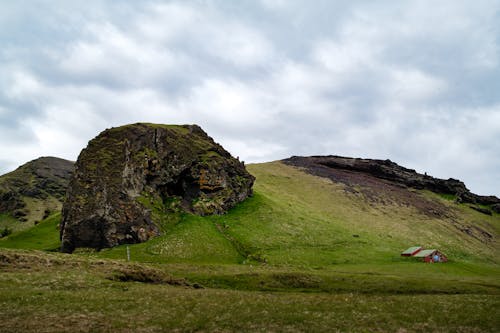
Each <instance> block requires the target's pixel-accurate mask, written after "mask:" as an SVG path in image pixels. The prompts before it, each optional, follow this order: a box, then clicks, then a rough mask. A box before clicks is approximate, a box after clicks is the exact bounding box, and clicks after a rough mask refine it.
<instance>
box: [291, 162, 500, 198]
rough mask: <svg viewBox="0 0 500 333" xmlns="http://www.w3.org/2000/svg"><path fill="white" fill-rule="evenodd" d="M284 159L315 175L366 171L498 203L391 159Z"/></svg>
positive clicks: (455, 182) (396, 181)
mask: <svg viewBox="0 0 500 333" xmlns="http://www.w3.org/2000/svg"><path fill="white" fill-rule="evenodd" d="M283 162H284V163H286V164H290V165H294V166H299V167H305V168H306V169H307V170H309V171H312V173H314V174H317V175H323V176H327V177H329V178H332V177H335V174H332V173H331V172H330V171H331V170H333V169H337V170H347V171H351V172H360V173H364V174H368V175H371V176H373V177H376V178H379V179H383V180H386V181H389V182H391V183H393V184H399V185H402V186H406V187H410V188H415V189H424V190H429V191H432V192H435V193H442V194H451V195H455V196H456V197H457V200H459V201H461V202H467V203H473V204H481V205H492V207H493V206H495V205H498V204H500V199H499V198H497V197H495V196H482V195H477V194H474V193H472V192H470V191H469V189H467V187H466V186H465V184H464V183H463V182H461V181H459V180H456V179H453V178H450V179H439V178H434V177H431V176H429V175H427V174H420V173H417V172H416V171H415V170H413V169H407V168H405V167H402V166H400V165H398V164H396V163H394V162H392V161H391V160H376V159H363V158H351V157H342V156H334V155H330V156H310V157H301V156H292V157H290V158H288V159H285V160H283ZM495 207H496V206H495Z"/></svg>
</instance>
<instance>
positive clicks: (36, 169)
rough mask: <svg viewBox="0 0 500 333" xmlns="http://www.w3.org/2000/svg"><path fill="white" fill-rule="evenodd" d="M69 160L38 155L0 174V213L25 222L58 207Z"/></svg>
mask: <svg viewBox="0 0 500 333" xmlns="http://www.w3.org/2000/svg"><path fill="white" fill-rule="evenodd" d="M73 164H74V163H73V162H71V161H67V160H63V159H61V158H57V157H40V158H38V159H36V160H33V161H31V162H28V163H26V164H24V165H22V166H20V167H19V168H17V169H16V170H15V171H12V172H10V173H8V174H5V175H3V176H0V213H7V214H9V215H12V216H14V217H16V218H18V219H19V220H20V221H21V222H25V221H29V220H40V219H42V218H43V215H44V214H47V213H46V212H48V211H55V210H59V209H60V208H61V205H62V200H63V198H64V195H65V193H66V189H67V187H68V183H69V179H70V177H71V175H72V173H73ZM28 202H29V203H30V204H29V205H28Z"/></svg>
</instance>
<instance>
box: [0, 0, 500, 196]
mask: <svg viewBox="0 0 500 333" xmlns="http://www.w3.org/2000/svg"><path fill="white" fill-rule="evenodd" d="M135 122H154V123H166V124H198V125H200V126H201V127H202V128H203V129H204V130H205V131H206V132H207V133H208V134H209V135H210V136H212V137H213V138H214V139H215V140H216V141H217V142H219V143H220V144H222V145H223V146H224V147H225V148H226V149H227V150H229V151H230V152H231V154H233V156H239V157H240V159H241V160H244V161H245V162H246V163H252V162H254V163H255V162H266V161H273V160H278V159H282V158H286V157H289V156H292V155H302V156H309V155H341V156H351V157H363V158H377V159H390V160H392V161H394V162H396V163H398V164H400V165H403V166H405V167H408V168H412V169H415V170H417V171H418V172H421V173H424V172H427V173H428V174H429V175H432V176H435V177H439V178H445V179H447V178H455V179H460V180H462V181H463V182H465V184H466V185H467V187H468V188H469V189H470V190H471V191H473V192H474V193H477V194H483V195H491V194H493V195H497V196H500V1H498V0H476V1H466V0H463V1H459V0H440V1H434V0H433V1H430V0H429V1H428V0H415V1H412V0H408V1H393V0H391V1H373V0H372V1H370V0H368V1H327V0H325V1H323V0H315V1H313V0H260V1H259V0H248V1H246V0H239V1H233V0H226V1H223V0H204V1H202V0H199V1H189V0H184V1H124V0H115V1H99V0H86V1H67V0H45V1H43V0H31V1H30V0H19V1H8V0H0V173H5V172H8V171H11V170H13V169H15V168H16V167H17V166H19V165H21V164H23V163H25V162H27V161H29V160H32V159H35V158H37V157H39V156H57V157H61V158H66V159H69V160H76V159H77V157H78V154H79V153H80V151H81V149H83V148H84V147H85V146H86V145H87V143H88V141H89V140H90V139H92V138H93V137H95V136H97V135H98V134H99V133H100V132H101V131H103V130H105V129H106V128H110V127H116V126H120V125H124V124H128V123H135Z"/></svg>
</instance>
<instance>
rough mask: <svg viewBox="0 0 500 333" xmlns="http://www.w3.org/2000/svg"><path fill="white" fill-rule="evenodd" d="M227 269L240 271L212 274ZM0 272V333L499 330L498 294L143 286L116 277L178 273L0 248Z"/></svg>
mask: <svg viewBox="0 0 500 333" xmlns="http://www.w3.org/2000/svg"><path fill="white" fill-rule="evenodd" d="M188 266H189V265H188ZM188 266H184V269H187V268H188ZM160 267H162V268H160ZM235 267H245V266H241V265H239V266H230V267H220V265H219V266H217V267H215V268H214V269H215V270H221V269H222V270H229V271H231V270H234V269H237V268H235ZM0 269H1V270H2V274H0V308H1V309H2V311H0V321H1V323H2V326H1V328H0V331H2V332H21V331H22V332H55V331H56V332H162V331H188V332H189V331H217V332H237V331H241V332H262V331H274V332H299V331H300V332H397V331H400V332H495V331H496V330H497V329H498V327H499V325H500V322H499V316H498V308H499V306H500V296H499V294H498V292H495V291H494V290H492V289H477V290H475V291H474V290H469V292H468V293H465V294H447V293H439V292H436V293H433V294H420V293H414V294H380V293H377V292H370V293H358V292H336V293H331V292H308V293H305V292H298V291H296V290H294V289H293V288H289V289H288V291H287V292H263V291H247V290H227V289H213V288H203V289H199V288H198V289H196V288H193V286H195V284H193V283H192V281H190V280H189V278H188V279H187V280H186V279H180V278H177V280H175V279H159V280H158V279H156V280H155V279H153V280H154V281H156V282H157V283H144V282H137V281H131V282H121V281H119V279H117V278H116V277H117V276H119V274H118V273H120V274H123V273H128V276H132V275H131V274H130V272H136V273H137V272H140V271H143V272H144V275H140V274H136V275H134V276H139V279H142V280H146V279H144V276H147V275H148V274H149V275H151V274H153V275H155V276H158V275H161V274H164V275H167V273H166V272H167V271H168V272H170V271H176V272H177V273H176V274H181V273H180V272H181V270H182V268H181V267H178V266H176V265H158V266H155V267H152V266H148V265H145V264H127V263H125V262H119V261H110V260H96V259H89V258H83V257H78V256H68V255H61V254H46V253H40V252H23V251H13V250H0ZM198 269H202V270H203V269H205V270H207V271H208V270H210V269H208V267H205V268H200V267H197V266H191V267H190V268H189V271H196V270H198ZM247 269H249V268H248V267H247ZM264 270H266V268H260V269H257V272H256V273H255V274H257V275H259V274H263V272H264ZM233 273H234V272H233ZM268 273H269V274H276V272H274V273H273V272H272V271H269V272H268ZM169 274H170V273H169ZM329 274H330V273H329ZM332 276H333V275H332ZM169 281H170V282H169ZM171 281H177V282H178V281H186V283H171ZM179 285H180V286H179Z"/></svg>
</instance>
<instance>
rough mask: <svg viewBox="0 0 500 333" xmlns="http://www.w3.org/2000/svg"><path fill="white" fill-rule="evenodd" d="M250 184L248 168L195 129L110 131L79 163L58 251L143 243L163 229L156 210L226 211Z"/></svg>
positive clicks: (139, 126) (148, 126)
mask: <svg viewBox="0 0 500 333" xmlns="http://www.w3.org/2000/svg"><path fill="white" fill-rule="evenodd" d="M253 182H254V177H253V176H252V175H250V174H249V173H248V172H247V171H246V169H245V166H244V164H243V163H242V162H240V161H239V160H237V159H235V158H233V157H232V156H231V155H230V154H229V153H228V152H227V151H226V150H224V148H223V147H222V146H220V145H219V144H217V143H215V142H214V140H213V139H212V138H211V137H209V136H208V135H207V134H206V133H205V132H204V131H203V130H202V129H201V128H200V127H198V126H196V125H182V126H177V125H158V124H144V123H138V124H132V125H126V126H122V127H118V128H112V129H108V130H105V131H104V132H102V133H101V134H99V135H98V136H97V137H96V138H94V139H93V140H91V141H90V142H89V144H88V146H87V148H85V149H84V150H83V151H82V152H81V153H80V156H79V157H78V160H77V162H76V165H75V172H74V175H73V177H72V179H71V181H70V184H69V188H68V192H67V197H66V201H65V203H64V205H63V211H62V222H61V241H62V244H61V250H62V251H63V252H72V251H73V250H74V249H75V248H78V247H90V248H96V249H101V248H106V247H113V246H116V245H120V244H125V243H138V242H144V241H146V240H148V239H150V238H151V237H154V236H157V235H159V234H160V233H161V232H162V228H163V226H162V225H161V221H160V220H161V219H158V218H156V214H155V212H156V211H158V210H159V211H161V212H162V214H170V213H172V214H174V213H175V212H178V211H184V212H188V213H192V214H197V215H208V214H223V213H225V212H226V211H227V210H228V209H230V208H231V207H233V206H234V205H236V204H237V203H239V202H241V201H243V200H245V199H246V198H247V197H248V196H250V195H251V194H252V185H253ZM162 216H163V215H162Z"/></svg>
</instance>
